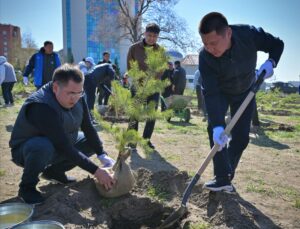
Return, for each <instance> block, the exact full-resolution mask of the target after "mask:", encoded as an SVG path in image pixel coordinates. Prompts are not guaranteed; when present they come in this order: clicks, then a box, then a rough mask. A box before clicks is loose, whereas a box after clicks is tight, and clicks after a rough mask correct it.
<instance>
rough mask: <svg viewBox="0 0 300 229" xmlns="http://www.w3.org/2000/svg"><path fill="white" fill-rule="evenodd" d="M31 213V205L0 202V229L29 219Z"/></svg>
mask: <svg viewBox="0 0 300 229" xmlns="http://www.w3.org/2000/svg"><path fill="white" fill-rule="evenodd" d="M32 214H33V206H32V205H29V204H25V203H7V204H0V229H4V228H11V227H12V226H15V225H18V224H20V223H23V222H26V221H27V220H30V218H31V216H32Z"/></svg>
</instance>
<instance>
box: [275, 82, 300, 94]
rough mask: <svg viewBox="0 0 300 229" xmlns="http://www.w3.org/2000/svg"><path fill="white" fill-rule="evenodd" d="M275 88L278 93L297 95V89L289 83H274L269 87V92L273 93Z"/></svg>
mask: <svg viewBox="0 0 300 229" xmlns="http://www.w3.org/2000/svg"><path fill="white" fill-rule="evenodd" d="M276 88H278V89H279V91H281V92H283V93H286V94H291V93H297V92H298V88H297V87H295V86H294V85H293V84H291V83H284V82H275V83H273V84H272V86H271V87H270V89H271V91H274V90H275V89H276Z"/></svg>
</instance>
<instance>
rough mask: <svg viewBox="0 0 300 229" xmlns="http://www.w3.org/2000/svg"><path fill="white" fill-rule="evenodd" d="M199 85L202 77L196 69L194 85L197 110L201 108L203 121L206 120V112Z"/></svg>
mask: <svg viewBox="0 0 300 229" xmlns="http://www.w3.org/2000/svg"><path fill="white" fill-rule="evenodd" d="M201 85H202V77H201V75H200V71H199V70H197V71H196V72H195V75H194V87H195V90H196V94H197V102H198V111H200V110H202V113H203V116H204V117H203V119H202V121H203V122H205V121H206V120H207V112H206V107H205V101H204V97H203V93H202V89H201Z"/></svg>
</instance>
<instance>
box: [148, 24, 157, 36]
mask: <svg viewBox="0 0 300 229" xmlns="http://www.w3.org/2000/svg"><path fill="white" fill-rule="evenodd" d="M146 32H150V33H156V34H159V32H160V28H159V26H158V25H157V24H155V23H149V24H148V25H147V26H146Z"/></svg>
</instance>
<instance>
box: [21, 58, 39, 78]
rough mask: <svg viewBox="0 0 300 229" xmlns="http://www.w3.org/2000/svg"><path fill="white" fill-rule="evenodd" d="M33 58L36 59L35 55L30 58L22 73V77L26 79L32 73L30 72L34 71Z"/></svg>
mask: <svg viewBox="0 0 300 229" xmlns="http://www.w3.org/2000/svg"><path fill="white" fill-rule="evenodd" d="M35 57H36V54H34V55H32V56H31V58H30V60H29V63H28V64H27V66H26V68H25V71H24V73H23V76H26V77H28V76H29V75H30V74H31V73H32V71H33V69H34V65H35Z"/></svg>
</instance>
